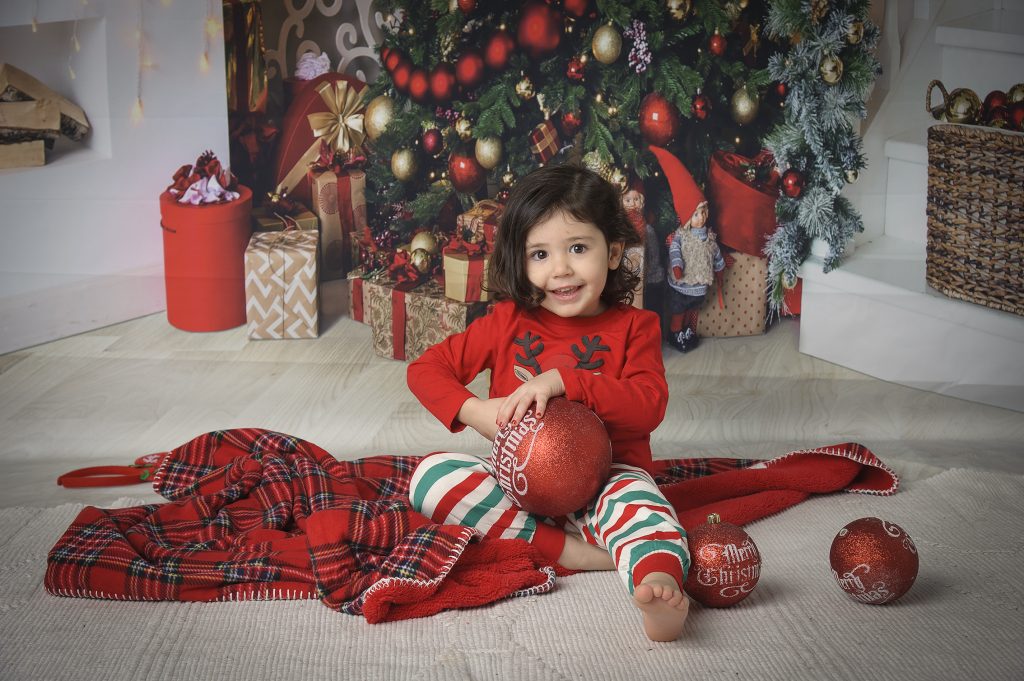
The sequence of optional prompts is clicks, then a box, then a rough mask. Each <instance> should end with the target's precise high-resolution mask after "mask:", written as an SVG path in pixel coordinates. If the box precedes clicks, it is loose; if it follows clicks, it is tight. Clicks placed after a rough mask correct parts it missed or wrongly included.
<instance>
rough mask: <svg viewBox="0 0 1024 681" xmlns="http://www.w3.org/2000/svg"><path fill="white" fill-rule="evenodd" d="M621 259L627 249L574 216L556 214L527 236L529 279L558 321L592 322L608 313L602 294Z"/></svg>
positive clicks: (535, 227) (532, 229) (527, 274)
mask: <svg viewBox="0 0 1024 681" xmlns="http://www.w3.org/2000/svg"><path fill="white" fill-rule="evenodd" d="M621 259H622V243H621V242H614V243H612V244H609V243H608V242H607V241H605V238H604V233H603V232H602V231H601V230H600V229H598V228H597V227H595V226H594V225H592V224H590V223H589V222H580V221H579V220H577V219H575V218H574V217H572V216H571V215H568V214H566V213H564V212H557V213H555V214H553V215H552V216H551V217H549V218H548V219H546V220H544V221H543V222H540V223H538V224H536V225H534V226H533V227H532V228H531V229H530V231H529V233H528V234H527V236H526V276H527V278H528V279H529V280H530V283H531V284H533V285H534V286H536V287H537V288H539V289H540V290H542V291H544V299H543V300H542V301H541V303H540V305H541V307H543V308H544V309H545V310H548V311H549V312H553V313H554V314H556V315H558V316H559V317H593V316H594V315H598V314H601V313H602V312H604V310H605V308H606V307H607V306H606V305H605V303H604V301H603V300H601V294H602V293H603V292H604V286H605V283H606V282H607V281H608V270H614V269H616V268H617V267H618V266H619V262H620V261H621Z"/></svg>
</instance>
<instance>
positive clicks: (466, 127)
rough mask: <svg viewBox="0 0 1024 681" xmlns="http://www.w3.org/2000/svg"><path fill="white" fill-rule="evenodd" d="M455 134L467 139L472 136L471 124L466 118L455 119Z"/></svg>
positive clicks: (461, 138)
mask: <svg viewBox="0 0 1024 681" xmlns="http://www.w3.org/2000/svg"><path fill="white" fill-rule="evenodd" d="M455 134H456V135H458V136H459V139H460V140H468V139H470V138H471V137H472V136H473V124H472V123H470V122H469V119H468V118H460V119H459V120H457V121H455Z"/></svg>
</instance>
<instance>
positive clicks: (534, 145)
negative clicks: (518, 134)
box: [530, 119, 558, 163]
mask: <svg viewBox="0 0 1024 681" xmlns="http://www.w3.org/2000/svg"><path fill="white" fill-rule="evenodd" d="M530 151H532V152H533V156H534V158H536V159H537V161H538V162H540V163H547V162H548V161H550V160H551V159H553V158H554V157H555V154H557V153H558V130H556V129H555V124H554V123H552V122H551V121H549V120H546V119H545V120H544V121H543V122H541V123H540V124H539V125H538V126H537V127H536V128H534V129H533V130H532V131H530Z"/></svg>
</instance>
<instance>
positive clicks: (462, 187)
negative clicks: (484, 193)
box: [448, 151, 487, 194]
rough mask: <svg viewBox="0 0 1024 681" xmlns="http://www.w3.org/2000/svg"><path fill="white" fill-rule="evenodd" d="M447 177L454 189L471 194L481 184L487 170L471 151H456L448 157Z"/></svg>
mask: <svg viewBox="0 0 1024 681" xmlns="http://www.w3.org/2000/svg"><path fill="white" fill-rule="evenodd" d="M448 177H449V178H450V179H451V181H452V186H453V187H455V189H456V191H460V192H463V193H464V194H472V193H474V192H476V190H478V189H480V187H482V186H483V184H484V179H485V178H486V177H487V172H486V171H485V170H484V168H483V166H482V165H480V164H479V163H478V162H477V160H476V157H475V156H474V155H473V153H472V152H470V153H466V152H465V151H456V152H452V155H451V156H449V157H448Z"/></svg>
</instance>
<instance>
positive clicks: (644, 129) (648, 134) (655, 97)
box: [640, 92, 680, 147]
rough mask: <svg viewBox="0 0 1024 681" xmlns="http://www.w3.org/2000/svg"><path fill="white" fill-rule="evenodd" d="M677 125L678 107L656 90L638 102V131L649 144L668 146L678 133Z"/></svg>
mask: <svg viewBox="0 0 1024 681" xmlns="http://www.w3.org/2000/svg"><path fill="white" fill-rule="evenodd" d="M679 125H680V120H679V109H677V108H676V105H675V104H673V103H672V102H670V101H668V100H667V99H665V98H664V97H662V96H661V95H660V94H658V93H657V92H652V93H651V94H649V95H647V96H646V97H644V98H643V101H641V102H640V133H641V134H642V135H643V136H644V139H646V140H647V141H648V142H649V143H650V144H654V145H656V146H659V147H665V146H668V143H669V142H671V141H672V139H673V138H674V137H675V136H676V135H677V134H679Z"/></svg>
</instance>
